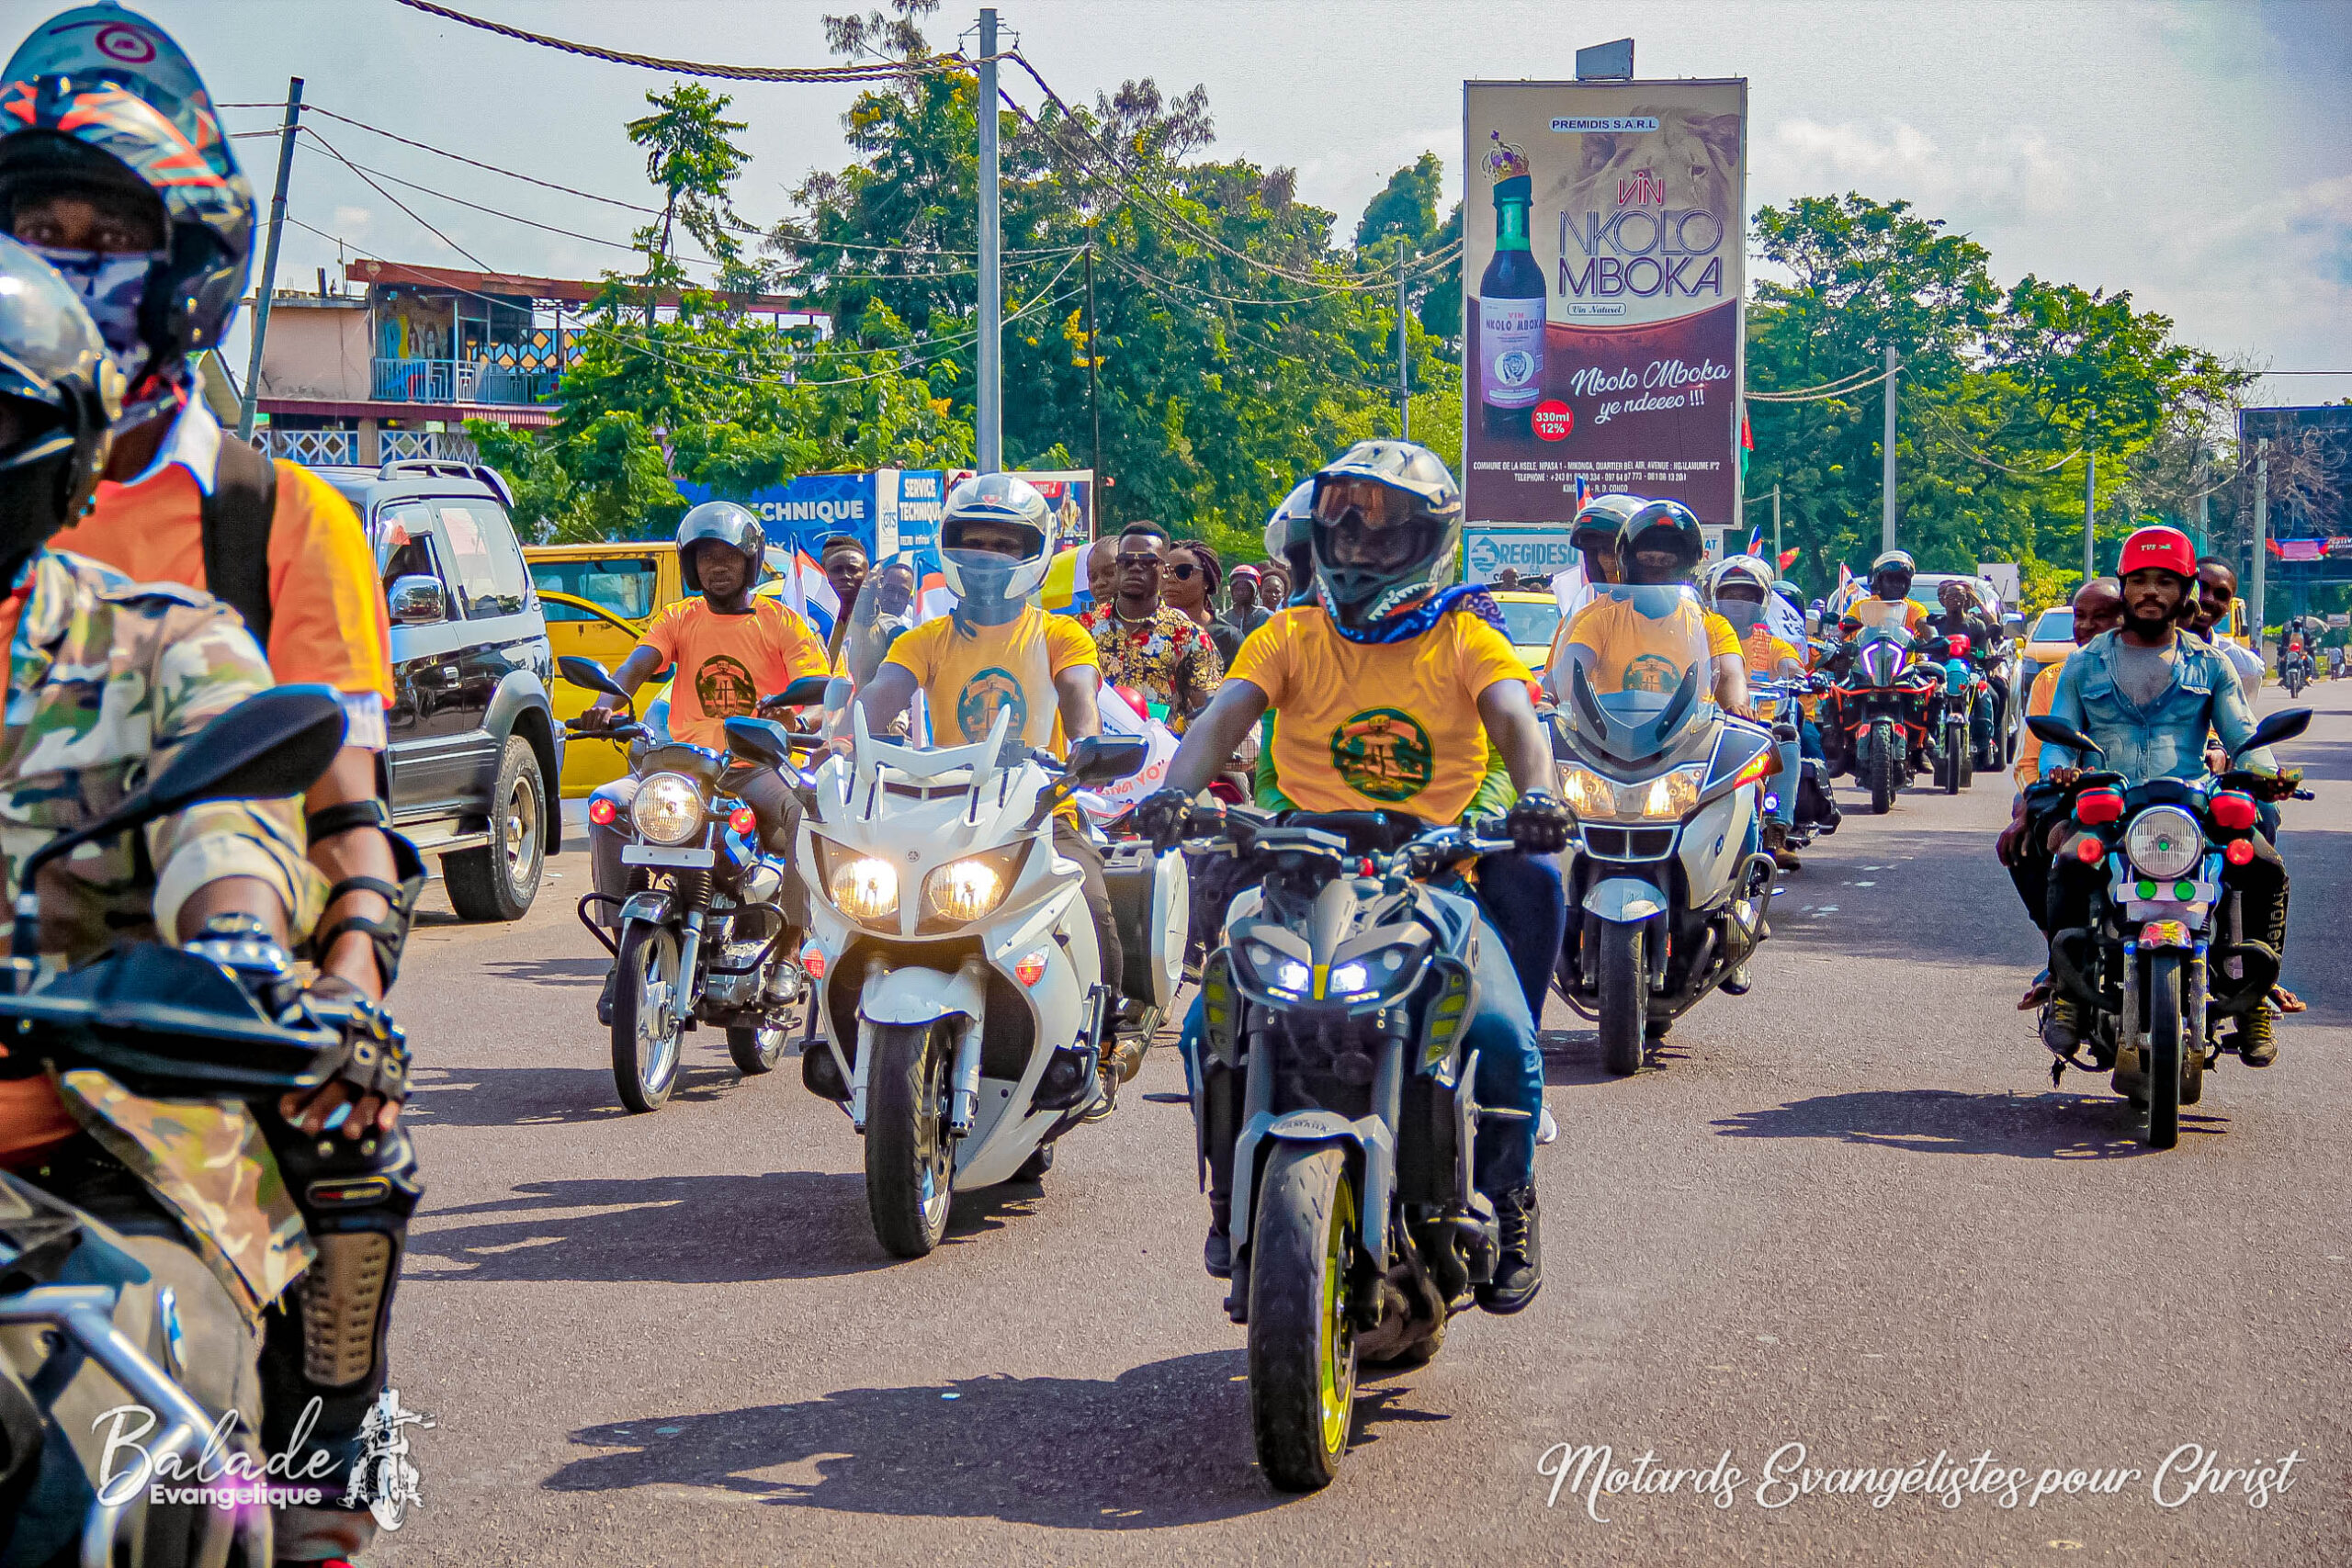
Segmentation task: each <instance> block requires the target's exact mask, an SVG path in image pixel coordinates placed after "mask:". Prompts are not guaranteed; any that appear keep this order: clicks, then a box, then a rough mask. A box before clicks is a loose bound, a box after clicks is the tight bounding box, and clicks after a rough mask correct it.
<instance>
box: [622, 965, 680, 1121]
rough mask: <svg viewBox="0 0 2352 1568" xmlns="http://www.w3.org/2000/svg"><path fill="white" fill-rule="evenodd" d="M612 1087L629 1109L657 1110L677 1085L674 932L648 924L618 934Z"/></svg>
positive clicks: (677, 984)
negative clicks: (618, 974)
mask: <svg viewBox="0 0 2352 1568" xmlns="http://www.w3.org/2000/svg"><path fill="white" fill-rule="evenodd" d="M614 967H615V968H616V969H617V970H618V971H619V972H620V979H619V981H618V982H617V983H616V985H615V986H614V987H613V1086H614V1087H615V1088H616V1089H619V1090H620V1095H621V1103H622V1104H623V1105H626V1106H628V1108H629V1109H630V1110H631V1111H638V1112H640V1113H641V1112H644V1111H659V1110H661V1109H662V1106H663V1105H665V1104H667V1103H668V1102H669V1099H670V1091H671V1090H672V1089H675V1088H676V1087H677V1084H678V1041H679V1036H680V1034H681V1033H682V1032H683V1030H682V1021H681V1019H680V1017H679V1011H680V1004H681V1002H682V1000H683V998H681V997H680V995H679V992H680V989H681V988H682V987H681V981H680V977H679V975H678V933H677V932H676V931H673V930H671V929H670V928H669V927H668V926H665V925H656V924H654V923H653V922H652V921H650V920H638V921H635V922H633V923H632V924H631V925H630V926H629V928H628V930H627V931H623V932H622V933H621V942H620V953H619V955H618V957H616V959H615V960H614Z"/></svg>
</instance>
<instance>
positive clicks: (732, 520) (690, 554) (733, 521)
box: [678, 501, 768, 593]
mask: <svg viewBox="0 0 2352 1568" xmlns="http://www.w3.org/2000/svg"><path fill="white" fill-rule="evenodd" d="M714 541H715V542H717V543H718V544H722V545H725V546H727V547H729V548H730V549H735V550H741V552H742V554H743V559H744V561H745V563H746V566H745V570H746V571H748V572H749V573H750V576H748V577H747V578H746V579H745V580H744V586H745V587H749V586H751V584H752V583H753V582H756V581H759V577H760V567H761V564H762V563H763V561H764V560H765V559H766V557H767V547H768V536H767V530H765V529H764V528H762V527H761V526H760V520H759V519H758V518H757V517H754V516H752V513H751V512H750V511H749V510H747V509H746V508H744V507H741V506H738V505H737V504H735V502H731V501H706V502H703V503H702V504H701V505H700V506H697V507H695V509H694V510H693V511H691V512H689V513H686V514H685V515H684V517H681V518H679V519H678V575H679V576H680V577H682V578H683V579H684V580H685V584H686V592H689V593H699V592H702V574H701V573H700V572H698V571H696V570H695V552H694V547H695V546H696V545H700V544H708V543H712V542H714Z"/></svg>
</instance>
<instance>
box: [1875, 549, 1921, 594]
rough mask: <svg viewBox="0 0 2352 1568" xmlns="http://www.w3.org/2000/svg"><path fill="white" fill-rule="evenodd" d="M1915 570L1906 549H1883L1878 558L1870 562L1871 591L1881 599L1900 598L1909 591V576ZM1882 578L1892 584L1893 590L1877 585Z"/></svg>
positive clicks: (1910, 576)
mask: <svg viewBox="0 0 2352 1568" xmlns="http://www.w3.org/2000/svg"><path fill="white" fill-rule="evenodd" d="M1916 570H1917V568H1916V567H1915V566H1914V565H1913V564H1912V561H1911V553H1910V552H1909V551H1908V550H1885V551H1883V552H1881V554H1880V555H1879V558H1878V559H1876V560H1874V561H1872V562H1871V579H1870V581H1871V592H1872V593H1875V594H1877V595H1878V596H1879V597H1880V598H1882V599H1901V598H1903V597H1905V595H1907V594H1908V593H1909V592H1911V578H1912V574H1913V573H1914V572H1915V571H1916ZM1882 580H1884V581H1890V582H1893V583H1894V592H1887V591H1886V590H1885V589H1883V588H1881V587H1880V586H1879V583H1880V581H1882Z"/></svg>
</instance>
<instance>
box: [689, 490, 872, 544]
mask: <svg viewBox="0 0 2352 1568" xmlns="http://www.w3.org/2000/svg"><path fill="white" fill-rule="evenodd" d="M875 479H876V475H873V474H803V475H801V476H800V477H799V478H798V479H794V480H792V481H791V482H790V483H788V484H783V485H778V486H776V487H775V488H774V489H770V490H760V491H752V492H751V493H750V494H748V495H721V494H719V493H718V491H715V490H714V489H713V488H712V487H711V486H708V485H699V484H689V483H687V482H686V481H685V480H684V479H681V480H679V481H678V493H679V494H680V495H683V496H684V497H685V498H686V500H687V501H688V502H691V503H694V504H696V505H699V504H700V503H701V502H706V501H709V500H712V499H714V498H716V499H718V500H720V501H732V502H740V503H741V505H743V506H745V507H747V508H749V509H750V511H751V513H752V515H753V516H755V517H757V518H758V519H759V520H760V523H761V525H763V527H764V528H765V529H766V530H767V536H768V543H769V544H770V545H797V546H798V547H800V548H802V549H804V550H807V551H808V552H809V554H810V555H812V556H813V555H815V554H817V553H818V547H820V545H822V544H823V543H824V541H825V537H826V536H828V535H831V534H849V535H854V536H855V537H856V539H857V541H858V543H860V544H862V545H864V546H865V547H866V548H867V549H868V550H869V551H870V550H872V549H873V548H874V525H875V516H876V508H875Z"/></svg>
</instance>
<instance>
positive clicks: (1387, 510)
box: [1315, 479, 1418, 533]
mask: <svg viewBox="0 0 2352 1568" xmlns="http://www.w3.org/2000/svg"><path fill="white" fill-rule="evenodd" d="M1417 511H1418V506H1417V503H1416V500H1415V498H1414V497H1413V496H1412V495H1411V494H1409V493H1408V492H1407V491H1401V490H1398V489H1397V488H1396V487H1395V486H1394V485H1385V484H1382V483H1381V482H1380V481H1379V480H1378V479H1325V480H1324V481H1323V482H1322V483H1321V484H1320V485H1318V486H1317V488H1316V491H1315V521H1316V522H1317V523H1319V524H1321V525H1324V526H1325V527H1327V528H1340V527H1345V526H1346V525H1348V524H1350V523H1353V524H1356V525H1358V526H1360V527H1363V528H1369V529H1371V530H1373V531H1374V533H1380V532H1385V530H1387V529H1390V528H1401V527H1404V526H1405V525H1407V524H1408V523H1411V522H1413V521H1415V514H1416V513H1417Z"/></svg>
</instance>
